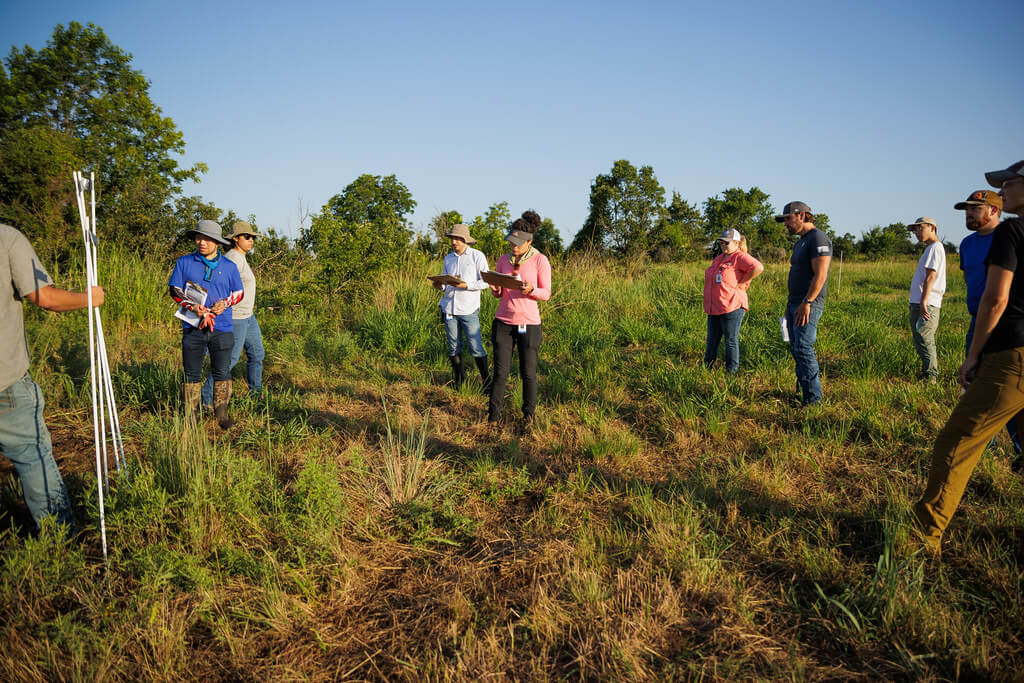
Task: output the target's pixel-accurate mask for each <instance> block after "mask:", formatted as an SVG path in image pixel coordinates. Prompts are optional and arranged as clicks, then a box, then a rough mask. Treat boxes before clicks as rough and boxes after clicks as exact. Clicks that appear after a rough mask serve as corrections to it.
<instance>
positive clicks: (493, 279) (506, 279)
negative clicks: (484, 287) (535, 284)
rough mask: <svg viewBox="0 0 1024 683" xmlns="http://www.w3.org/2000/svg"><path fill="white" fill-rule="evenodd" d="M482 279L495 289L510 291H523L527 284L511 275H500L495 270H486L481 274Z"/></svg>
mask: <svg viewBox="0 0 1024 683" xmlns="http://www.w3.org/2000/svg"><path fill="white" fill-rule="evenodd" d="M480 279H482V280H483V281H484V282H486V283H487V284H489V285H494V286H495V287H508V288H509V289H516V290H519V291H522V289H523V286H524V285H525V284H526V283H525V282H523V281H522V280H519V279H517V278H515V277H513V276H511V275H506V274H505V273H498V272H495V271H493V270H484V271H481V272H480Z"/></svg>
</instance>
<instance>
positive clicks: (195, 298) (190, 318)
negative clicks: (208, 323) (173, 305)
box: [174, 280, 207, 327]
mask: <svg viewBox="0 0 1024 683" xmlns="http://www.w3.org/2000/svg"><path fill="white" fill-rule="evenodd" d="M206 296H207V291H206V288H205V287H203V286H202V285H197V284H196V283H194V282H192V281H191V280H189V281H188V282H186V283H185V299H186V300H188V302H189V303H191V304H193V305H197V306H205V305H206ZM174 317H175V318H177V319H178V320H183V321H185V322H186V323H188V324H189V325H191V326H192V327H199V322H200V319H199V316H198V315H196V313H195V311H191V310H189V309H187V308H185V307H184V306H179V307H178V310H177V311H175V313H174Z"/></svg>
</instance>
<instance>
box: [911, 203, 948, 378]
mask: <svg viewBox="0 0 1024 683" xmlns="http://www.w3.org/2000/svg"><path fill="white" fill-rule="evenodd" d="M907 228H908V229H909V230H913V231H914V235H915V236H917V241H918V242H921V243H923V244H924V245H925V247H924V253H923V254H921V258H920V259H919V260H918V262H917V270H915V271H914V278H913V279H912V280H911V281H910V330H911V332H912V333H913V335H914V348H915V349H916V350H917V355H918V356H920V358H921V375H920V378H921V379H923V380H925V381H928V382H934V381H935V380H936V379H937V378H938V376H939V358H938V354H937V353H936V351H935V332H936V330H938V328H939V309H940V307H941V306H942V295H943V294H945V293H946V250H945V249H943V248H942V242H940V241H939V238H938V235H937V232H938V225H937V224H936V223H935V221H934V220H933V219H931V218H928V217H927V216H922V217H921V218H918V219H917V220H916V221H914V222H913V223H911V224H910V225H908V226H907Z"/></svg>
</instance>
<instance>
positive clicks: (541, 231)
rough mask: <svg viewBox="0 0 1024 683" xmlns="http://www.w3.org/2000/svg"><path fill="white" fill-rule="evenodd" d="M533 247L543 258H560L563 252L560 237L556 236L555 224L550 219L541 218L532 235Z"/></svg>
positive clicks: (563, 247)
mask: <svg viewBox="0 0 1024 683" xmlns="http://www.w3.org/2000/svg"><path fill="white" fill-rule="evenodd" d="M533 246H534V247H536V248H537V250H538V251H540V252H541V253H543V254H544V255H545V256H561V255H562V253H563V252H564V251H565V246H564V245H563V244H562V236H561V235H560V234H558V228H556V227H555V222H554V221H553V220H551V219H550V218H542V219H541V221H540V227H539V228H537V232H535V233H534V235H533Z"/></svg>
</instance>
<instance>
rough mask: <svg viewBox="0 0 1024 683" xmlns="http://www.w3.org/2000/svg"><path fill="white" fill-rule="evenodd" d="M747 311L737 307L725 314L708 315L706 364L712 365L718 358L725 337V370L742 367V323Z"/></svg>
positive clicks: (705, 350) (735, 369) (729, 370)
mask: <svg viewBox="0 0 1024 683" xmlns="http://www.w3.org/2000/svg"><path fill="white" fill-rule="evenodd" d="M746 313H747V312H746V311H745V310H743V309H742V308H737V309H736V310H735V311H730V312H729V313H725V314H724V315H709V316H708V340H707V345H706V346H705V347H704V365H707V366H708V367H711V366H712V365H713V364H714V362H715V359H716V358H718V346H719V344H720V343H721V341H722V337H725V371H726V372H736V371H737V370H739V369H740V325H742V324H743V316H744V315H746Z"/></svg>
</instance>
